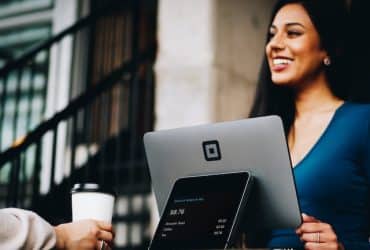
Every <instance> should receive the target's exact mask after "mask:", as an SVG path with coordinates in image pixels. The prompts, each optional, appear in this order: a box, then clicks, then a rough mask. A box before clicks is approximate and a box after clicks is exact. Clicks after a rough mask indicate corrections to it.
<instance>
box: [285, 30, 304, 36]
mask: <svg viewBox="0 0 370 250" xmlns="http://www.w3.org/2000/svg"><path fill="white" fill-rule="evenodd" d="M287 33H288V36H289V37H297V36H300V35H302V32H300V31H294V30H292V31H288V32H287Z"/></svg>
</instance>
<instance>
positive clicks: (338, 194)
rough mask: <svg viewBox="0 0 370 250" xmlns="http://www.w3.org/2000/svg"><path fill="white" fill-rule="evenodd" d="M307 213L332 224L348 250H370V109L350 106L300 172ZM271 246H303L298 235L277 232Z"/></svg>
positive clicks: (342, 110)
mask: <svg viewBox="0 0 370 250" xmlns="http://www.w3.org/2000/svg"><path fill="white" fill-rule="evenodd" d="M293 171H294V177H295V181H296V187H297V194H298V200H299V204H300V207H301V211H302V212H303V213H306V214H308V215H312V216H314V217H316V218H318V219H319V220H321V221H323V222H326V223H329V224H330V225H332V227H333V229H334V230H335V232H336V234H337V236H338V239H339V241H341V242H342V243H343V244H344V246H345V248H346V249H350V250H362V249H363V250H365V249H366V250H369V249H370V245H369V240H368V238H369V235H370V234H369V232H370V105H369V104H355V103H350V102H346V103H344V104H343V105H342V106H340V107H339V108H338V109H337V110H336V112H335V114H334V116H333V118H332V120H331V121H330V123H329V125H328V127H327V128H326V130H325V131H324V133H323V134H322V135H321V137H320V138H319V140H318V141H317V142H316V144H315V145H314V146H313V147H312V149H311V150H310V151H309V152H308V154H307V155H306V156H305V157H304V158H303V160H302V161H300V162H299V163H298V164H297V165H296V166H295V168H294V170H293ZM269 246H270V247H293V248H297V249H301V248H302V247H303V244H302V242H300V240H299V238H298V237H297V235H296V234H295V233H294V230H293V229H292V230H276V231H274V232H273V233H272V237H271V239H270V242H269Z"/></svg>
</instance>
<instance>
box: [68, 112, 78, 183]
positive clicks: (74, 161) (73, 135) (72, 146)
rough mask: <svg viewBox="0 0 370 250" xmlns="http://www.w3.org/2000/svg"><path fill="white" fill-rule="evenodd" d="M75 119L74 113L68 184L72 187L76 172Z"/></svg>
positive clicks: (76, 115) (76, 116)
mask: <svg viewBox="0 0 370 250" xmlns="http://www.w3.org/2000/svg"><path fill="white" fill-rule="evenodd" d="M77 119H78V113H76V114H75V115H74V116H73V117H72V128H71V129H72V131H71V165H70V166H71V173H70V176H71V179H70V182H71V183H70V184H72V185H73V183H74V182H75V179H74V172H75V170H76V165H75V163H76V143H77V141H78V140H77ZM72 185H69V187H70V188H71V186H72Z"/></svg>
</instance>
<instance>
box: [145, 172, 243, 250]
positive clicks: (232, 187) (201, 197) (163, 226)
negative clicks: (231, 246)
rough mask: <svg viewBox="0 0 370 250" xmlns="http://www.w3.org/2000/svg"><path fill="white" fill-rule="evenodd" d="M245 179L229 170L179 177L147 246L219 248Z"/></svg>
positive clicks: (237, 205) (224, 239)
mask: <svg viewBox="0 0 370 250" xmlns="http://www.w3.org/2000/svg"><path fill="white" fill-rule="evenodd" d="M248 178H249V175H248V173H232V174H221V175H209V176H201V177H188V178H183V179H179V180H178V181H177V182H176V183H175V185H174V186H173V189H172V191H171V194H170V197H169V199H168V201H167V204H166V207H165V210H164V213H163V215H162V217H161V220H160V222H159V225H158V227H157V230H156V233H155V235H154V239H153V241H152V243H151V247H150V249H152V250H156V249H205V248H208V249H210V248H219V249H223V248H224V247H225V245H226V243H227V240H228V238H229V236H230V231H231V228H232V225H233V223H234V221H235V218H236V215H237V212H238V208H239V205H240V203H241V201H242V197H243V193H244V190H245V187H246V184H247V182H248Z"/></svg>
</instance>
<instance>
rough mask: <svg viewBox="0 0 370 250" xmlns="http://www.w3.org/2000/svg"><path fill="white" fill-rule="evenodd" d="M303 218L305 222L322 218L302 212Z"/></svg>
mask: <svg viewBox="0 0 370 250" xmlns="http://www.w3.org/2000/svg"><path fill="white" fill-rule="evenodd" d="M302 219H303V222H320V220H318V219H316V218H315V217H313V216H309V215H307V214H305V213H302Z"/></svg>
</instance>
